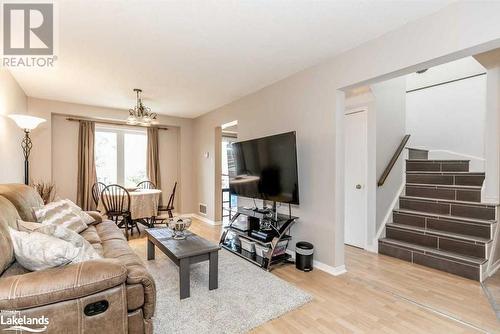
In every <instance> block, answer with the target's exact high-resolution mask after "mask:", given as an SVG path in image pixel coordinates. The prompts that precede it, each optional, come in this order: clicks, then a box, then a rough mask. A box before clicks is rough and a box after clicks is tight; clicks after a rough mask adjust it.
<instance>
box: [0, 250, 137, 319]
mask: <svg viewBox="0 0 500 334" xmlns="http://www.w3.org/2000/svg"><path fill="white" fill-rule="evenodd" d="M126 279H127V269H126V268H125V267H124V266H123V265H121V264H119V263H117V262H116V261H113V260H109V259H102V260H92V261H86V262H81V263H76V264H71V265H68V266H65V267H60V268H53V269H48V270H43V271H36V272H30V273H27V274H23V275H16V276H10V277H6V278H0V310H21V309H26V308H32V307H38V306H43V305H48V304H53V303H58V302H62V301H66V300H71V299H76V298H81V297H85V296H88V295H92V294H95V293H97V292H100V291H104V290H107V289H110V288H112V287H115V286H118V285H120V284H122V283H124V282H125V281H126Z"/></svg>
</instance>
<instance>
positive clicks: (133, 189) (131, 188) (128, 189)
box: [125, 187, 139, 192]
mask: <svg viewBox="0 0 500 334" xmlns="http://www.w3.org/2000/svg"><path fill="white" fill-rule="evenodd" d="M125 189H127V191H128V192H133V191H137V189H139V188H138V187H127V188H125Z"/></svg>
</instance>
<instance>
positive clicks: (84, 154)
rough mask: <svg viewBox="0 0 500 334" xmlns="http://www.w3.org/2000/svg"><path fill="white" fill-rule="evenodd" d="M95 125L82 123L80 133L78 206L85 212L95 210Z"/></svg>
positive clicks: (86, 122) (88, 122)
mask: <svg viewBox="0 0 500 334" xmlns="http://www.w3.org/2000/svg"><path fill="white" fill-rule="evenodd" d="M94 138H95V123H94V122H90V121H80V129H79V132H78V181H77V199H76V200H77V204H78V206H80V207H81V208H82V209H83V210H89V211H90V210H95V209H96V207H95V203H94V200H93V199H92V186H93V185H94V183H96V182H97V176H96V170H95V158H94Z"/></svg>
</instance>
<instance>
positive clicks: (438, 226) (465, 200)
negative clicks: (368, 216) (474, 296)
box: [378, 149, 496, 281]
mask: <svg viewBox="0 0 500 334" xmlns="http://www.w3.org/2000/svg"><path fill="white" fill-rule="evenodd" d="M409 152H410V153H409V159H408V160H407V161H406V187H405V194H404V195H403V196H401V197H400V198H399V209H395V210H394V211H393V220H392V223H388V224H387V225H386V237H385V238H382V239H380V240H379V244H378V249H379V253H380V254H385V255H389V256H392V257H396V258H399V259H402V260H405V261H409V262H412V263H416V264H420V265H423V266H427V267H431V268H435V269H438V270H442V271H446V272H448V273H452V274H455V275H459V276H462V277H466V278H469V279H473V280H477V281H482V280H483V278H484V274H485V270H486V266H487V261H488V254H489V253H490V252H489V250H490V247H491V245H492V238H493V231H494V228H495V226H496V209H495V206H493V205H487V204H481V186H482V184H483V181H484V178H485V175H484V173H472V172H469V161H468V160H428V151H425V150H416V149H410V151H409Z"/></svg>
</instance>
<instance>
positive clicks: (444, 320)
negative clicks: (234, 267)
mask: <svg viewBox="0 0 500 334" xmlns="http://www.w3.org/2000/svg"><path fill="white" fill-rule="evenodd" d="M191 230H192V231H193V232H195V233H197V234H199V235H201V236H203V237H205V238H207V239H210V240H213V241H215V242H217V241H218V239H219V235H220V227H218V226H210V225H208V224H205V223H202V222H199V221H194V222H193V225H192V227H191ZM130 243H131V244H132V246H133V247H134V248H142V247H144V248H145V247H146V242H145V239H144V238H137V239H133V240H131V241H130ZM346 267H347V273H346V274H344V275H341V276H336V277H335V276H331V275H329V274H327V273H325V272H323V271H321V270H313V271H312V272H310V273H303V272H301V271H298V270H296V269H295V267H294V266H293V265H286V266H282V267H279V268H276V269H275V270H273V271H272V273H274V274H275V275H276V276H278V277H280V278H282V279H284V280H286V281H288V282H290V283H292V284H294V285H296V286H298V287H299V288H301V289H303V290H304V291H307V292H308V293H310V294H311V295H312V296H313V297H314V299H313V301H312V302H311V303H309V304H306V305H304V306H302V307H301V308H299V309H296V310H294V311H292V312H289V313H287V314H285V315H283V316H281V317H279V318H277V319H274V320H272V321H270V322H268V323H265V324H264V325H262V326H260V327H258V328H256V329H254V330H253V331H252V333H256V334H257V333H258V334H274V333H280V334H281V333H439V334H441V333H485V332H487V333H500V322H498V321H497V319H496V317H495V314H494V312H493V310H492V308H491V306H490V305H489V303H488V300H487V298H486V296H485V294H484V292H483V290H482V288H481V285H480V284H479V283H478V282H475V281H472V280H468V279H464V278H461V277H458V276H454V275H451V274H447V273H443V272H440V271H437V270H433V269H430V268H427V267H422V266H418V265H414V264H410V263H407V262H404V261H401V260H398V259H395V258H391V257H388V256H384V255H377V254H372V253H369V252H365V251H363V250H360V249H357V248H354V247H348V246H347V247H346Z"/></svg>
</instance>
